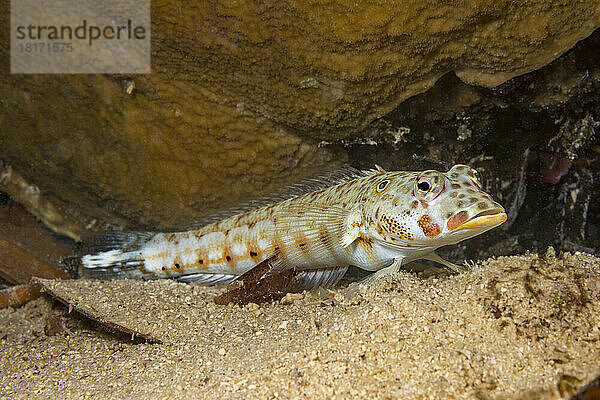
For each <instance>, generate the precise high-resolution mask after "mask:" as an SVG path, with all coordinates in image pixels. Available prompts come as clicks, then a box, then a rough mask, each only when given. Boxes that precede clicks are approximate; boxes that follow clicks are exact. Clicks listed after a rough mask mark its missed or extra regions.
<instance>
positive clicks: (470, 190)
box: [467, 189, 477, 194]
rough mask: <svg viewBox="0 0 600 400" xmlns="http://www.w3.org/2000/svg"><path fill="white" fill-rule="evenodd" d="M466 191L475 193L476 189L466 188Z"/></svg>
mask: <svg viewBox="0 0 600 400" xmlns="http://www.w3.org/2000/svg"><path fill="white" fill-rule="evenodd" d="M467 193H471V194H473V193H477V190H473V189H467Z"/></svg>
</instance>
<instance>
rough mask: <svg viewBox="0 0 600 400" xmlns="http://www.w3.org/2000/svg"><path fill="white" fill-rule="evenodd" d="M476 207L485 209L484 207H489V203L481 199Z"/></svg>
mask: <svg viewBox="0 0 600 400" xmlns="http://www.w3.org/2000/svg"><path fill="white" fill-rule="evenodd" d="M477 207H479V208H480V209H482V210H484V209H486V208H488V207H490V204H489V203H487V202H485V201H482V202H481V203H479V204H478V205H477Z"/></svg>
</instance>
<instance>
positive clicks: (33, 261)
mask: <svg viewBox="0 0 600 400" xmlns="http://www.w3.org/2000/svg"><path fill="white" fill-rule="evenodd" d="M0 276H1V277H2V278H4V279H6V280H8V281H9V282H13V283H21V284H24V283H28V282H29V280H30V279H31V278H32V277H33V276H38V277H41V278H50V279H53V278H58V279H69V276H68V275H67V274H66V273H65V272H63V271H61V270H59V269H58V268H55V267H53V266H52V265H50V264H48V263H46V262H44V261H42V260H40V259H39V258H37V257H36V256H34V255H32V254H31V253H29V252H28V251H26V250H24V249H22V248H21V247H19V246H17V245H15V244H13V243H11V242H8V241H6V240H4V239H0Z"/></svg>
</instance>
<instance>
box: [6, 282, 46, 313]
mask: <svg viewBox="0 0 600 400" xmlns="http://www.w3.org/2000/svg"><path fill="white" fill-rule="evenodd" d="M40 296H41V293H40V289H39V286H37V285H33V284H26V285H17V286H13V287H9V288H6V289H4V290H0V309H1V308H6V307H19V306H22V305H23V304H25V303H27V302H28V301H31V300H34V299H37V298H38V297H40Z"/></svg>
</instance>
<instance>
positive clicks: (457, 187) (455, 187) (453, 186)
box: [452, 183, 460, 189]
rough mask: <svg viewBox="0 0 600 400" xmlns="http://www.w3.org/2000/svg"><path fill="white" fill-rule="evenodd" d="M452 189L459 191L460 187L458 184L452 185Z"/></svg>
mask: <svg viewBox="0 0 600 400" xmlns="http://www.w3.org/2000/svg"><path fill="white" fill-rule="evenodd" d="M452 189H460V185H459V184H458V183H453V184H452Z"/></svg>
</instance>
